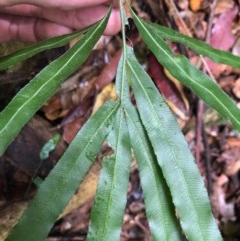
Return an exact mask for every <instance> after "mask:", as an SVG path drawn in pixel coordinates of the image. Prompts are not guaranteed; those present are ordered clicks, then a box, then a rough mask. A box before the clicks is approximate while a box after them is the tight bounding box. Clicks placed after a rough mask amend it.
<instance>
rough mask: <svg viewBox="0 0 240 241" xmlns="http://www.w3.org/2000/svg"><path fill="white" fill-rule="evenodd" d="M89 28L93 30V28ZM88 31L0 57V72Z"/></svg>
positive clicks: (84, 30)
mask: <svg viewBox="0 0 240 241" xmlns="http://www.w3.org/2000/svg"><path fill="white" fill-rule="evenodd" d="M91 28H93V26H92V27H91ZM88 30H90V28H87V29H83V30H81V31H77V32H74V33H71V34H68V35H63V36H58V37H55V38H51V39H47V40H43V41H41V42H38V43H36V44H32V45H29V46H27V47H25V48H23V49H20V50H18V51H16V52H14V53H12V54H9V55H7V56H3V57H0V70H4V69H7V68H9V67H11V66H12V65H15V64H17V63H19V62H21V61H24V60H26V59H28V58H30V57H32V56H34V55H36V54H38V53H41V52H42V51H44V50H47V49H52V48H58V47H62V46H64V45H65V44H67V43H68V42H69V41H70V40H72V39H73V38H75V37H77V36H79V35H81V34H85V33H86V32H87V31H88Z"/></svg>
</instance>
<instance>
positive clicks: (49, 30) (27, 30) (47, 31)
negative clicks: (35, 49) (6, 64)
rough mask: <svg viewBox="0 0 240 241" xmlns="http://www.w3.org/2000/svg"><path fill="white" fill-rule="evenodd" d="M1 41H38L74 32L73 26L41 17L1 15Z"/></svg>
mask: <svg viewBox="0 0 240 241" xmlns="http://www.w3.org/2000/svg"><path fill="white" fill-rule="evenodd" d="M0 29H1V34H0V42H4V41H10V40H19V41H22V42H36V41H39V40H42V39H45V38H51V37H54V36H58V35H63V34H68V33H71V32H72V29H71V28H68V27H65V26H62V25H59V24H56V23H53V22H49V21H46V20H43V19H39V18H30V17H19V16H9V15H1V17H0Z"/></svg>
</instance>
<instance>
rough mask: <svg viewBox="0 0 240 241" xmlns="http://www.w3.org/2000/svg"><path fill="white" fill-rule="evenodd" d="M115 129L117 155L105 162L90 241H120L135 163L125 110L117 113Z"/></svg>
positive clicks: (111, 139)
mask: <svg viewBox="0 0 240 241" xmlns="http://www.w3.org/2000/svg"><path fill="white" fill-rule="evenodd" d="M113 128H114V129H113V130H112V132H111V133H110V136H109V138H108V139H109V143H110V145H111V147H112V148H113V150H114V154H113V156H111V157H109V158H106V159H105V160H104V162H103V168H102V170H101V174H100V179H99V184H98V189H97V194H96V198H95V202H94V206H93V210H92V213H91V222H90V227H89V232H88V237H87V241H94V240H96V241H112V240H119V238H120V232H121V227H122V221H123V215H124V210H125V207H126V200H127V188H128V180H129V170H130V160H131V151H130V143H129V134H128V129H127V125H126V121H125V117H124V113H123V110H122V108H119V110H118V112H117V115H116V117H115V122H113Z"/></svg>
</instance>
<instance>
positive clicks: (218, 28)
mask: <svg viewBox="0 0 240 241" xmlns="http://www.w3.org/2000/svg"><path fill="white" fill-rule="evenodd" d="M209 2H210V1H205V0H199V1H196V0H195V1H191V0H190V1H188V0H178V1H176V0H175V1H171V0H165V1H161V0H145V1H143V0H139V1H133V7H134V9H135V10H136V12H137V13H138V14H139V15H140V16H141V17H143V18H145V19H148V20H151V21H154V22H158V23H161V24H163V25H166V26H169V27H171V28H173V29H176V30H178V31H180V32H181V33H183V34H186V35H189V36H194V37H196V38H198V39H201V40H204V41H206V42H208V43H210V44H211V45H212V46H213V47H216V48H220V49H223V50H227V51H231V52H232V53H234V54H237V55H239V54H240V28H239V26H240V25H239V21H240V19H239V2H238V1H234V0H229V1H225V0H218V1H211V2H212V3H209ZM223 33H224V34H223ZM128 38H129V41H131V43H132V44H133V46H134V48H135V51H136V54H137V56H138V58H139V59H140V60H141V62H142V64H143V65H144V66H146V70H147V72H148V73H149V75H150V76H151V78H152V79H153V81H154V82H155V84H156V86H157V87H158V88H159V89H160V90H161V93H162V94H163V95H164V97H165V98H166V100H167V102H168V104H169V105H170V106H171V109H172V111H173V112H174V113H175V114H176V117H177V119H178V122H179V124H180V126H181V127H182V129H183V132H184V134H185V137H186V139H187V141H188V143H189V146H190V148H191V149H192V152H193V153H194V155H195V157H196V161H197V164H198V166H199V169H200V171H201V173H202V175H203V177H204V180H205V183H206V186H207V188H208V192H209V195H210V197H211V202H212V208H213V212H214V215H215V217H216V220H217V222H218V225H219V227H220V229H221V231H222V233H223V235H224V237H225V240H231V241H232V240H240V188H239V187H240V183H239V182H240V179H239V177H240V159H239V156H240V138H239V133H237V132H236V131H234V130H233V129H232V127H231V125H229V123H227V122H226V121H225V120H224V119H222V118H221V117H220V116H219V115H218V113H217V112H215V111H213V110H211V109H209V108H208V107H206V106H205V105H204V104H203V103H202V102H201V101H200V100H198V99H197V98H196V96H194V95H193V94H192V93H191V92H190V91H189V90H187V89H186V88H183V87H179V85H177V84H176V81H175V80H174V79H173V78H172V77H171V76H169V75H168V74H167V72H166V71H165V70H164V69H163V68H162V67H161V66H160V65H159V64H158V62H157V61H156V59H155V58H154V57H153V55H152V54H151V53H150V52H149V51H148V50H147V48H146V46H145V45H144V44H143V42H142V40H141V39H140V37H139V36H138V33H137V31H136V28H135V27H134V26H133V25H131V28H130V29H129V30H128ZM120 46H121V36H120V35H118V36H114V37H103V38H101V40H100V41H99V43H98V45H97V46H96V48H95V49H94V51H93V52H92V54H91V56H90V57H89V59H88V61H87V62H86V63H85V64H84V65H83V66H82V67H81V68H80V69H79V70H78V71H77V72H76V73H75V74H74V75H73V76H71V78H69V79H68V80H67V81H66V82H65V83H64V84H63V85H62V88H61V90H60V91H59V92H58V93H57V94H56V95H55V96H54V97H53V98H52V99H51V100H50V101H49V102H48V103H47V104H46V105H45V106H43V107H42V109H41V111H40V112H39V113H38V115H37V116H35V117H34V119H33V120H32V121H31V122H30V123H29V124H28V125H27V126H26V127H25V128H24V129H23V131H22V133H21V134H20V136H19V137H18V138H17V139H16V141H15V142H14V143H13V145H11V147H10V148H9V149H8V151H7V153H6V155H5V156H4V157H3V158H1V159H3V161H2V162H0V177H1V178H0V208H1V209H0V212H1V218H0V227H2V228H3V227H4V225H5V226H6V224H7V225H8V224H9V223H8V221H9V222H10V223H11V220H14V218H16V216H17V215H18V213H21V211H22V210H23V207H25V204H26V202H27V201H28V199H30V198H31V197H32V196H33V195H34V193H35V189H36V185H37V184H36V183H37V180H38V179H36V178H37V177H39V178H44V177H46V175H47V174H48V173H49V171H50V170H51V168H52V167H53V166H54V164H55V163H56V162H57V160H58V159H59V156H61V154H62V152H63V151H64V150H65V148H66V145H67V144H68V143H70V142H71V140H72V138H73V137H74V136H75V134H76V133H77V131H78V130H79V129H80V128H81V126H82V125H83V124H84V122H85V121H86V119H87V118H88V117H89V116H90V115H91V113H92V112H93V111H95V110H96V109H97V108H98V107H99V106H100V105H101V104H102V103H103V102H104V101H105V100H107V99H109V98H114V97H115V94H114V89H113V87H114V84H113V83H114V76H115V73H116V67H117V63H118V60H119V57H120V51H119V49H120ZM171 47H172V49H173V50H174V51H175V52H176V53H182V54H185V55H186V56H187V57H188V58H189V59H190V60H191V61H192V63H194V64H195V65H196V66H198V67H199V68H201V69H202V70H203V71H204V72H206V73H208V74H209V75H210V76H212V77H213V78H214V79H215V80H216V81H217V82H218V83H219V85H220V86H221V87H222V88H223V89H224V90H225V91H226V92H227V93H228V94H229V95H230V96H231V97H232V98H233V99H234V100H235V101H236V102H237V103H239V100H240V75H239V74H240V70H239V69H233V68H230V67H227V66H224V65H219V64H215V63H212V62H211V61H210V60H208V59H205V60H204V59H201V57H199V56H197V55H195V53H193V52H191V51H190V50H189V49H186V48H184V47H183V46H180V45H176V44H172V43H171ZM63 51H64V49H58V50H54V51H48V52H46V53H44V54H42V55H40V56H39V57H38V58H36V59H35V60H34V63H35V64H31V65H29V64H27V66H28V68H26V66H21V67H20V70H19V71H17V72H14V73H4V74H2V75H1V76H0V78H1V82H0V86H1V87H0V98H1V104H2V106H0V108H3V105H4V104H5V103H3V100H6V99H8V98H10V97H11V95H12V94H14V93H15V92H16V91H18V90H19V88H21V86H23V85H24V84H25V83H26V82H27V81H28V80H29V79H31V77H32V76H33V75H34V74H35V73H37V72H38V71H39V69H41V68H42V67H43V66H44V65H45V64H47V63H48V62H50V61H51V60H52V59H54V58H56V57H57V56H58V55H59V54H61V53H62V52H63ZM29 66H30V67H29ZM13 78H14V80H15V81H13ZM6 90H7V91H6ZM56 132H58V133H61V137H62V139H61V142H60V144H59V145H58V147H57V149H55V151H54V152H53V153H52V154H51V155H50V157H49V158H48V159H47V160H46V161H44V162H43V161H41V160H40V159H39V153H40V151H41V148H42V146H43V145H44V144H45V143H46V142H47V141H48V140H49V138H50V137H51V136H52V134H53V133H56ZM109 151H110V150H109V149H108V147H106V146H105V147H103V148H102V150H101V153H100V155H99V157H98V161H97V164H96V165H95V166H94V168H93V169H92V170H91V172H90V173H89V177H88V179H86V180H85V183H84V185H85V186H84V188H82V189H83V190H84V194H82V191H81V197H79V196H78V195H77V194H76V196H75V201H73V202H72V203H71V205H70V207H69V208H68V209H67V210H66V211H65V213H68V214H67V215H66V216H64V217H62V218H61V219H60V220H58V221H57V222H56V224H55V226H54V227H53V229H52V231H51V233H50V234H49V237H48V239H47V240H48V241H53V240H54V241H55V240H56V241H63V240H69V241H70V240H85V238H86V234H87V227H88V222H89V216H90V209H91V204H92V197H93V195H94V191H95V188H96V183H97V174H98V172H99V170H100V166H101V160H102V156H103V155H104V154H106V153H108V152H109ZM33 180H34V183H35V184H33ZM82 196H83V197H82ZM18 204H19V205H18ZM79 205H80V206H81V207H80V208H77V207H78V206H79ZM76 208H77V209H76ZM73 209H75V210H74V211H72V210H73ZM9 225H10V224H9ZM0 230H3V229H1V228H0ZM127 240H136V241H140V240H144V241H150V240H151V236H150V233H149V229H148V224H147V220H146V218H145V212H144V202H143V196H142V192H141V186H140V182H139V176H138V170H137V166H136V164H135V162H134V161H133V164H132V168H131V177H130V182H129V190H128V202H127V207H126V212H125V216H124V223H123V230H122V234H121V241H127Z"/></svg>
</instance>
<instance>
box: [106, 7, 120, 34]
mask: <svg viewBox="0 0 240 241" xmlns="http://www.w3.org/2000/svg"><path fill="white" fill-rule="evenodd" d="M120 30H121V18H120V13H119V11H118V10H117V9H113V10H112V12H111V15H110V18H109V21H108V24H107V27H106V29H105V31H104V35H114V34H117V33H118V32H119V31H120Z"/></svg>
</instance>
